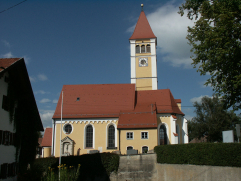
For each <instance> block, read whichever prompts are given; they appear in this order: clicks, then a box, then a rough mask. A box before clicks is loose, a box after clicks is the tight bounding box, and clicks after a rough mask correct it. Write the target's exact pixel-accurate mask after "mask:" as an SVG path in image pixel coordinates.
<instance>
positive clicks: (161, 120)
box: [157, 114, 173, 144]
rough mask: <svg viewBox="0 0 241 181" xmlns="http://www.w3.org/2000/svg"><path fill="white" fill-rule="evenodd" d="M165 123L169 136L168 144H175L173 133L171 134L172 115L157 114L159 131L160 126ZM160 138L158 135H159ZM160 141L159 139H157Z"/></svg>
mask: <svg viewBox="0 0 241 181" xmlns="http://www.w3.org/2000/svg"><path fill="white" fill-rule="evenodd" d="M162 123H164V124H165V126H166V128H167V132H168V133H167V134H168V135H167V136H168V143H167V144H173V143H172V140H171V136H172V134H173V133H172V132H171V117H170V115H160V114H157V125H158V129H159V128H160V125H161V124H162ZM157 137H158V134H157ZM157 139H158V138H157Z"/></svg>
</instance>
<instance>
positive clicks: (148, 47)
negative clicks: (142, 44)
mask: <svg viewBox="0 0 241 181" xmlns="http://www.w3.org/2000/svg"><path fill="white" fill-rule="evenodd" d="M146 52H147V53H150V52H151V46H150V45H149V44H148V45H146Z"/></svg>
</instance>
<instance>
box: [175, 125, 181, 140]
mask: <svg viewBox="0 0 241 181" xmlns="http://www.w3.org/2000/svg"><path fill="white" fill-rule="evenodd" d="M176 133H177V137H178V138H177V140H178V144H180V140H179V138H180V135H179V125H178V124H177V125H176Z"/></svg>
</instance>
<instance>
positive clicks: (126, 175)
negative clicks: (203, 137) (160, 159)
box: [110, 154, 241, 181]
mask: <svg viewBox="0 0 241 181" xmlns="http://www.w3.org/2000/svg"><path fill="white" fill-rule="evenodd" d="M110 180H111V181H128V180H133V181H135V180H136V181H137V180H138V181H139V180H140V181H144V180H146V181H157V180H160V181H177V180H178V181H189V180H195V181H217V180H218V181H232V180H235V181H239V180H240V181H241V168H237V167H219V166H198V165H178V164H158V163H156V154H146V155H131V156H120V165H119V170H118V173H117V174H116V173H112V174H111V175H110Z"/></svg>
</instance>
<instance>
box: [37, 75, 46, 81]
mask: <svg viewBox="0 0 241 181" xmlns="http://www.w3.org/2000/svg"><path fill="white" fill-rule="evenodd" d="M38 79H39V80H41V81H45V80H48V77H47V76H46V75H44V74H38Z"/></svg>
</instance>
